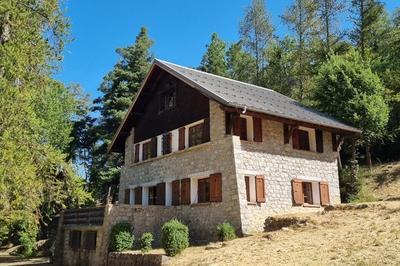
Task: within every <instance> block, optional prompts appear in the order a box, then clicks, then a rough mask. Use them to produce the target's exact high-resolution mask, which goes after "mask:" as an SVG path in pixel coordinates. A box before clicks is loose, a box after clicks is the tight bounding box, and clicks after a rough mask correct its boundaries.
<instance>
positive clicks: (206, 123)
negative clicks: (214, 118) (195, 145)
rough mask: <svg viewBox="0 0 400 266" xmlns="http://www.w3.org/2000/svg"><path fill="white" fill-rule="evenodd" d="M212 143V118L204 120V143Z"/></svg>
mask: <svg viewBox="0 0 400 266" xmlns="http://www.w3.org/2000/svg"><path fill="white" fill-rule="evenodd" d="M209 141H210V118H208V117H207V118H204V122H203V143H206V142H209Z"/></svg>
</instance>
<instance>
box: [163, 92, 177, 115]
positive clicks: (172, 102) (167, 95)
mask: <svg viewBox="0 0 400 266" xmlns="http://www.w3.org/2000/svg"><path fill="white" fill-rule="evenodd" d="M175 106H176V91H175V90H168V91H166V92H164V93H162V94H161V95H160V112H164V111H168V110H172V109H174V108H175Z"/></svg>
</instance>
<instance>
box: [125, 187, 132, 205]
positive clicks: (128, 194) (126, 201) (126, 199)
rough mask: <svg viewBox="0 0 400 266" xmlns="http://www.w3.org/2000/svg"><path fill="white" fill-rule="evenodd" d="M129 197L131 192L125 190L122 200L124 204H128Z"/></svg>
mask: <svg viewBox="0 0 400 266" xmlns="http://www.w3.org/2000/svg"><path fill="white" fill-rule="evenodd" d="M130 196H131V190H130V189H125V198H124V203H125V204H129V202H130Z"/></svg>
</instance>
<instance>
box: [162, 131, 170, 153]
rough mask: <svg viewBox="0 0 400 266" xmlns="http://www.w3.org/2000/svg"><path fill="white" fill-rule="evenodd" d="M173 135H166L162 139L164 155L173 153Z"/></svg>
mask: <svg viewBox="0 0 400 266" xmlns="http://www.w3.org/2000/svg"><path fill="white" fill-rule="evenodd" d="M171 141H172V133H171V132H169V133H166V134H164V135H163V137H162V154H168V153H171Z"/></svg>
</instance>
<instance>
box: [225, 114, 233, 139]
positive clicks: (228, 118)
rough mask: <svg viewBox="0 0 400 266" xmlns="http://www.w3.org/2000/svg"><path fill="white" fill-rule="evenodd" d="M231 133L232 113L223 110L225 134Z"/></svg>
mask: <svg viewBox="0 0 400 266" xmlns="http://www.w3.org/2000/svg"><path fill="white" fill-rule="evenodd" d="M232 133H233V113H230V112H225V134H226V135H232Z"/></svg>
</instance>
